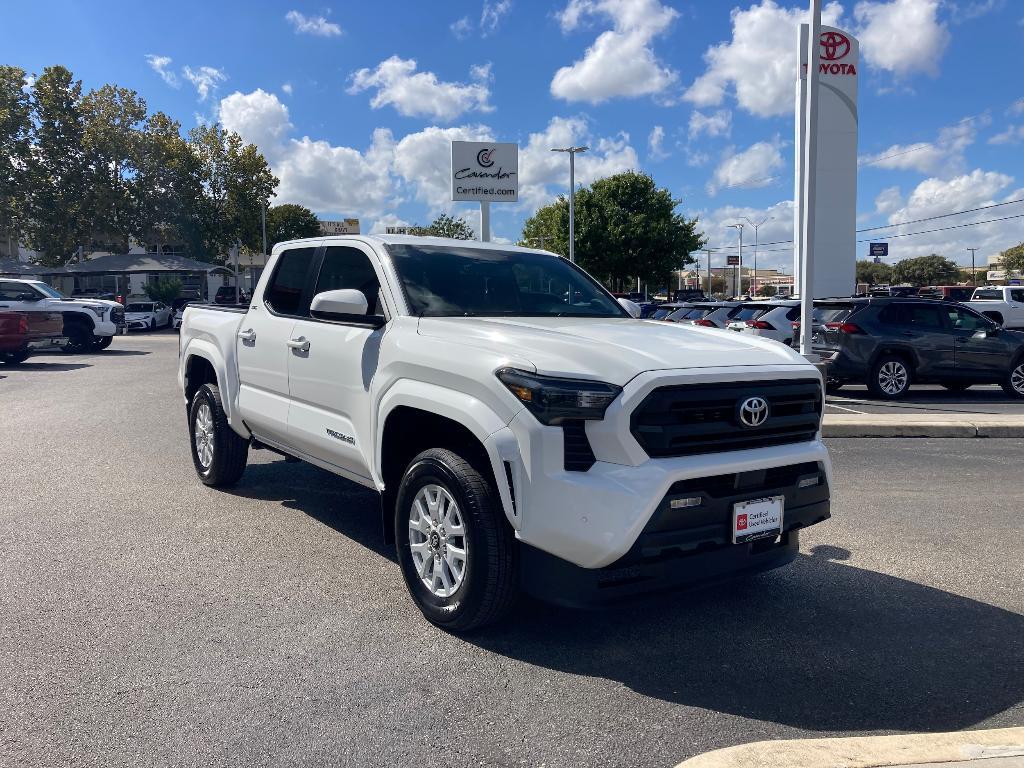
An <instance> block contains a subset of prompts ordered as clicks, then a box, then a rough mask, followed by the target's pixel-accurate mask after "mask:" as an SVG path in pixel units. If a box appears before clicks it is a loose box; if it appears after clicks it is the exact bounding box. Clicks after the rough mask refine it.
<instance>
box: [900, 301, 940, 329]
mask: <svg viewBox="0 0 1024 768" xmlns="http://www.w3.org/2000/svg"><path fill="white" fill-rule="evenodd" d="M907 317H908V320H909V324H910V325H911V326H912V327H914V328H920V329H921V330H923V331H940V330H942V311H941V310H940V309H939V307H932V306H928V305H927V304H912V305H910V306H909V307H908V308H907Z"/></svg>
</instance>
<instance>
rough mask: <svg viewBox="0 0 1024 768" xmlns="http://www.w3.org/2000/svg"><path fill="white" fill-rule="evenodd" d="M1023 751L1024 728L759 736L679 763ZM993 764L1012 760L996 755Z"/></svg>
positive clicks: (829, 762)
mask: <svg viewBox="0 0 1024 768" xmlns="http://www.w3.org/2000/svg"><path fill="white" fill-rule="evenodd" d="M1018 757H1021V758H1024V728H999V729H995V730H987V731H957V732H955V733H918V734H910V735H903V736H855V737H852V738H842V739H797V740H793V741H757V742H754V743H752V744H741V745H739V746H736V747H726V748H725V749H718V750H715V751H714V752H706V753H704V754H703V755H697V756H696V757H692V758H690V759H689V760H685V761H683V762H682V763H679V765H678V766H677V768H876V767H877V766H898V765H904V766H910V765H920V764H925V763H951V762H962V761H971V760H993V759H994V758H1005V759H1011V760H1012V763H1013V764H1016V758H1018ZM1022 762H1024V759H1022ZM989 765H992V766H993V768H994V766H996V765H1006V763H1005V762H1004V760H993V762H992V763H989Z"/></svg>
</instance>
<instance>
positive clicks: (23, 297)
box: [18, 292, 43, 301]
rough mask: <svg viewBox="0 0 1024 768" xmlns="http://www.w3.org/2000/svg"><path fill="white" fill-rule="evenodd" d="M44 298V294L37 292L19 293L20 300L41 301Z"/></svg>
mask: <svg viewBox="0 0 1024 768" xmlns="http://www.w3.org/2000/svg"><path fill="white" fill-rule="evenodd" d="M42 298H43V297H42V296H40V295H39V294H38V293H35V292H32V293H19V294H18V301H41V300H42Z"/></svg>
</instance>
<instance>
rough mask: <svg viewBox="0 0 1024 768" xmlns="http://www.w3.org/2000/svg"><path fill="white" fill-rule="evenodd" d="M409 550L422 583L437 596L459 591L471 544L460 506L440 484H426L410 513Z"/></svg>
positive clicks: (449, 594) (413, 503)
mask: <svg viewBox="0 0 1024 768" xmlns="http://www.w3.org/2000/svg"><path fill="white" fill-rule="evenodd" d="M409 549H410V551H411V552H412V564H413V567H414V568H415V569H416V573H417V574H418V575H419V577H420V581H422V582H423V584H424V586H426V588H427V589H429V590H430V592H431V593H432V594H434V595H436V596H437V597H444V598H448V597H451V596H452V595H454V594H455V593H456V592H458V590H459V587H461V586H462V582H463V581H465V579H466V563H467V559H466V558H467V549H468V542H467V540H466V527H465V525H464V524H463V520H462V513H461V512H460V511H459V505H458V504H456V503H455V499H454V498H452V495H451V494H450V493H449V492H448V491H447V490H446V489H445V488H442V487H441V486H440V485H425V486H423V487H422V488H421V489H420V492H419V493H417V494H416V498H415V499H413V502H412V509H411V510H410V511H409Z"/></svg>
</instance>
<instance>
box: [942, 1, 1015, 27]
mask: <svg viewBox="0 0 1024 768" xmlns="http://www.w3.org/2000/svg"><path fill="white" fill-rule="evenodd" d="M1005 5H1006V0H976V2H970V3H955V2H950V3H947V6H948V8H949V11H950V14H951V17H952V19H953V21H955V22H956V23H958V24H959V23H962V22H964V21H970V20H972V19H976V18H978V17H979V16H984V15H986V14H989V13H992V12H993V11H1001V10H1002V9H1003V7H1004V6H1005Z"/></svg>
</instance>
